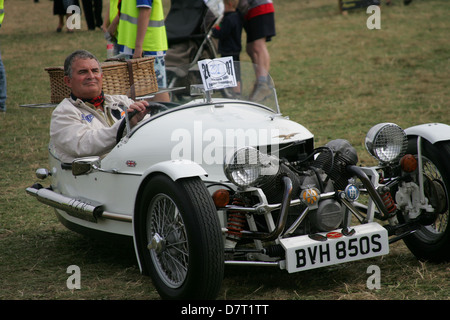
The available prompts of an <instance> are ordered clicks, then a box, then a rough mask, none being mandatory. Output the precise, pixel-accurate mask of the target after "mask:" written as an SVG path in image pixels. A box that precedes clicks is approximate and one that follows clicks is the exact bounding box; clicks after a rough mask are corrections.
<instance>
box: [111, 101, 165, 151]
mask: <svg viewBox="0 0 450 320" xmlns="http://www.w3.org/2000/svg"><path fill="white" fill-rule="evenodd" d="M167 109H168V108H167V107H166V106H165V105H163V104H161V103H158V102H150V103H149V102H147V101H145V100H142V101H136V102H134V103H133V104H131V105H130V106H128V112H127V113H128V120H129V121H130V128H133V126H135V125H136V124H137V123H138V122H139V121H141V120H142V119H143V118H144V117H145V115H146V114H147V113H150V115H151V116H153V115H155V114H157V113H158V112H161V111H165V110H167ZM125 127H126V119H122V121H121V122H120V125H119V128H118V129H117V135H116V143H119V141H120V140H121V139H122V137H123V134H124V132H125Z"/></svg>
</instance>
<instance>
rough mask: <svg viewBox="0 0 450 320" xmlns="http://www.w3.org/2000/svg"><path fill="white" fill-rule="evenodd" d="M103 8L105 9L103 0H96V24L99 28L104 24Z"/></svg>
mask: <svg viewBox="0 0 450 320" xmlns="http://www.w3.org/2000/svg"><path fill="white" fill-rule="evenodd" d="M102 10H103V1H102V0H94V18H95V26H96V27H99V28H101V27H102V24H103V17H102Z"/></svg>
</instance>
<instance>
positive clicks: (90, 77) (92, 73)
mask: <svg viewBox="0 0 450 320" xmlns="http://www.w3.org/2000/svg"><path fill="white" fill-rule="evenodd" d="M64 82H65V83H66V85H67V86H68V87H69V88H71V90H72V93H73V94H74V95H75V96H76V97H77V98H80V99H92V98H95V97H97V96H98V95H100V93H101V92H102V86H103V74H102V73H101V71H100V66H99V65H98V62H97V61H96V60H95V59H76V60H75V61H74V62H73V63H72V78H69V77H68V76H65V77H64Z"/></svg>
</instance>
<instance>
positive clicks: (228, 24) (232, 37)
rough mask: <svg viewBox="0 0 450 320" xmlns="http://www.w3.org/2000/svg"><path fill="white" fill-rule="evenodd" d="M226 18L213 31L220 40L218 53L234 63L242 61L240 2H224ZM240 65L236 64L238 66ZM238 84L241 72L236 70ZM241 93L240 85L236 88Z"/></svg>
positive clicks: (233, 0)
mask: <svg viewBox="0 0 450 320" xmlns="http://www.w3.org/2000/svg"><path fill="white" fill-rule="evenodd" d="M223 2H224V6H225V10H224V16H223V19H222V21H221V22H220V23H219V24H218V25H216V26H215V27H214V29H213V30H212V35H213V37H215V38H217V39H219V47H218V51H219V53H220V55H221V56H222V57H227V56H231V57H233V61H235V62H239V61H240V54H241V50H242V44H241V39H242V18H241V15H240V13H239V12H238V11H237V9H236V8H237V6H238V3H239V0H224V1H223ZM237 65H238V64H235V66H237ZM235 72H236V76H237V79H236V80H237V81H238V84H239V83H240V79H239V75H240V72H239V70H235ZM235 92H236V93H240V88H239V85H238V87H236V88H235Z"/></svg>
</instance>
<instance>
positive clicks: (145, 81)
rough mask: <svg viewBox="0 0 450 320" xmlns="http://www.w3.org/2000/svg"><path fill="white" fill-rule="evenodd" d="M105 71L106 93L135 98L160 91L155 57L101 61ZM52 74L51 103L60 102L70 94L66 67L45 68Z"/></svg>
mask: <svg viewBox="0 0 450 320" xmlns="http://www.w3.org/2000/svg"><path fill="white" fill-rule="evenodd" d="M100 65H101V67H102V71H103V91H104V92H105V93H106V94H126V95H128V96H129V97H130V98H132V99H134V98H135V97H137V96H144V95H148V94H151V93H154V92H157V91H158V83H157V82H156V75H155V69H154V58H152V57H145V58H139V59H130V60H117V61H106V62H102V63H100ZM45 71H47V72H48V74H49V76H50V91H51V96H50V100H51V103H59V102H61V101H62V100H63V99H64V98H67V97H69V96H70V88H68V87H67V86H66V84H65V83H64V68H63V67H49V68H45Z"/></svg>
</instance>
